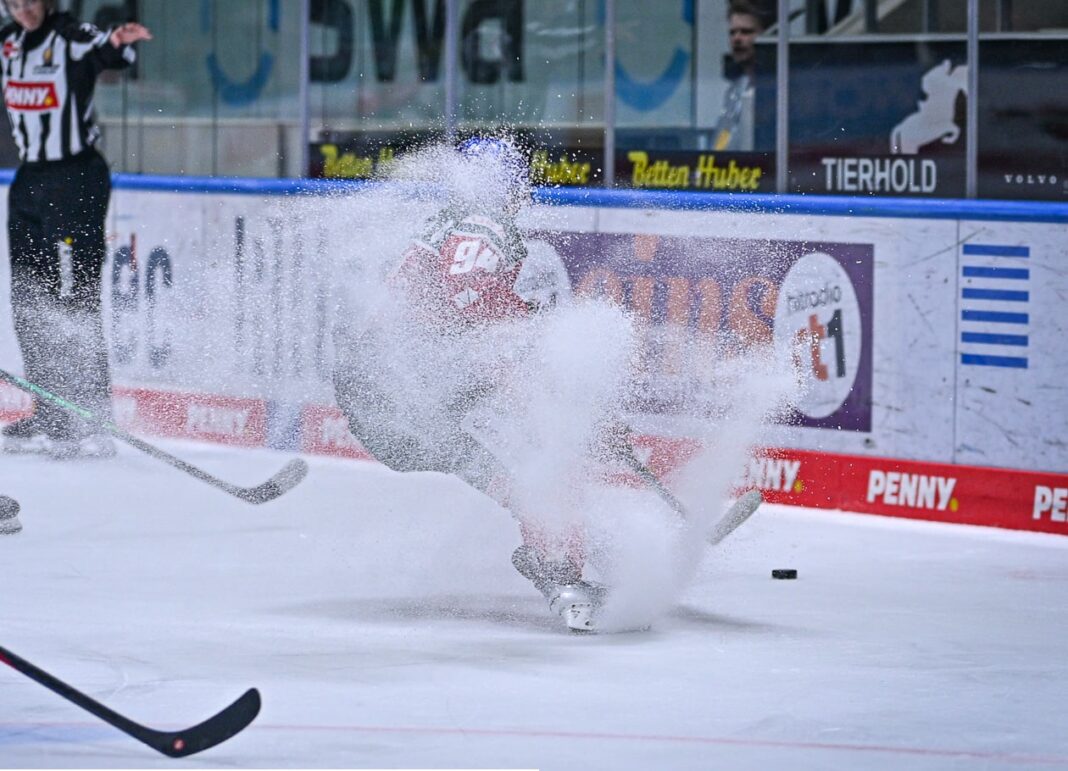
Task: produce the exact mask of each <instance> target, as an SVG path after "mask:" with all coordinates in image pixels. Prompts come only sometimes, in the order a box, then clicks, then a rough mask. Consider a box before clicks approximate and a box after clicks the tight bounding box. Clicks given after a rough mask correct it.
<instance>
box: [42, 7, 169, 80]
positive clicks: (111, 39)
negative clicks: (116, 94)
mask: <svg viewBox="0 0 1068 771" xmlns="http://www.w3.org/2000/svg"><path fill="white" fill-rule="evenodd" d="M65 21H66V23H65V24H61V25H60V27H59V29H58V32H59V34H60V35H62V36H63V37H64V38H66V39H67V41H68V42H69V43H70V56H71V59H72V60H73V61H74V62H76V63H77V62H81V63H85V64H88V65H90V66H91V67H92V68H93V69H94V70H95V71H96V72H100V71H101V70H121V69H125V68H127V67H129V66H130V65H132V64H133V63H134V62H135V61H136V60H137V54H136V53H135V52H134V49H133V48H132V46H131V44H132V43H135V42H137V41H138V40H151V38H152V34H151V33H150V32H149V31H148V29H147V28H146V27H144V26H143V25H141V24H137V23H136V22H129V23H127V24H122V25H119V26H118V27H112V28H109V29H106V30H102V29H100V28H99V27H97V26H96V25H94V24H90V23H88V22H85V23H80V24H79V23H78V22H77V21H76V20H75V19H74V18H73V17H68V18H67V19H66V20H65Z"/></svg>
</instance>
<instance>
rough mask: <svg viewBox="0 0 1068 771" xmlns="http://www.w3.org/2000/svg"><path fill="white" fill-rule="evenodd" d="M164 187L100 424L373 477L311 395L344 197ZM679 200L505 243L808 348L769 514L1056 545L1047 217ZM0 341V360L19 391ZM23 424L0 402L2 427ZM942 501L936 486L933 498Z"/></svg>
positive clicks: (552, 227) (1065, 259) (127, 250)
mask: <svg viewBox="0 0 1068 771" xmlns="http://www.w3.org/2000/svg"><path fill="white" fill-rule="evenodd" d="M178 184H179V183H176V182H175V181H174V180H169V181H159V182H158V183H157V184H156V185H155V186H153V184H152V180H151V178H149V179H147V180H146V179H138V180H137V182H136V185H135V184H134V183H133V182H131V181H129V180H127V181H126V182H125V183H124V180H123V179H119V180H118V185H117V189H116V191H115V194H114V198H113V204H112V207H111V211H110V214H109V231H110V232H109V238H110V243H111V248H110V260H109V263H108V265H107V267H106V275H105V308H106V313H107V323H108V328H109V333H110V339H111V345H112V361H113V363H114V373H115V381H116V383H117V387H116V420H117V421H118V422H119V423H120V425H122V426H124V427H126V428H129V429H131V430H135V431H143V432H145V433H148V434H156V435H163V436H173V437H184V438H193V439H198V440H204V441H213V442H222V443H226V444H232V445H236V446H245V447H257V446H268V447H278V448H286V449H301V450H303V451H306V452H313V453H315V452H322V453H327V454H332V455H339V456H345V457H353V458H364V457H366V453H365V452H364V451H363V449H362V448H361V447H360V446H359V445H358V444H357V443H356V442H355V441H354V440H352V438H351V437H350V436H349V435H348V433H347V430H346V427H345V424H344V420H343V419H342V417H341V416H340V414H339V413H338V412H337V410H336V408H335V407H334V406H333V404H332V396H331V388H330V384H329V372H330V368H331V362H332V351H331V346H330V317H331V316H330V314H331V310H332V307H331V302H332V301H331V296H332V292H331V290H332V284H333V282H336V281H338V280H344V277H343V276H342V277H340V278H339V277H338V276H337V274H336V265H335V263H336V260H335V259H334V258H335V257H336V256H337V255H345V254H349V253H351V251H352V249H353V244H354V243H356V242H358V241H359V240H360V238H361V236H362V235H364V234H363V233H362V232H361V230H360V221H361V220H360V215H361V211H360V198H359V197H360V191H359V190H358V189H357V190H355V191H354V190H347V192H342V193H338V192H337V190H336V189H334V188H330V189H331V190H332V191H333V192H331V194H330V195H328V196H327V195H316V194H314V192H312V193H309V192H308V191H309V190H312V191H314V190H316V189H317V188H316V187H315V186H314V185H307V184H304V185H298V186H294V185H292V184H291V185H290V186H289V187H287V186H286V184H285V183H284V182H281V183H279V182H276V183H274V184H268V183H257V182H246V183H243V184H242V185H237V184H236V183H234V190H230V191H226V190H219V189H216V188H218V187H219V186H218V185H215V186H212V185H210V184H207V183H206V182H205V183H203V184H201V185H200V186H199V187H198V185H197V183H195V182H190V181H188V180H185V181H182V182H181V184H184V185H186V188H187V189H181V190H176V189H173V188H175V187H176V186H177V185H178ZM324 189H325V188H324ZM235 191H236V192H235ZM295 192H296V193H300V195H292V193H295ZM557 198H559V196H557ZM686 200H687V202H688V203H687V208H685V209H682V208H680V206H681V204H679V203H678V199H675V200H667V201H665V200H664V199H661V198H657V197H654V196H644V197H643V196H635V195H634V194H621V195H619V196H613V195H612V193H611V192H610V191H601V192H600V193H598V194H597V195H596V196H590V197H587V198H586V199H579V198H578V197H577V196H572V197H571V198H568V199H563V200H558V201H556V202H554V203H553V204H552V205H545V204H542V205H538V206H535V207H533V208H532V210H531V211H530V212H529V213H528V215H527V217H526V219H525V220H524V222H523V225H524V226H525V228H526V230H527V233H528V235H530V237H531V238H532V239H533V240H535V241H537V242H538V244H539V247H540V248H541V249H542V250H543V251H549V252H551V253H552V254H554V255H555V257H556V258H557V259H558V260H559V262H560V263H561V265H562V269H563V270H564V271H566V274H567V279H568V281H569V282H570V283H571V285H572V287H573V288H575V289H577V290H578V291H586V292H589V293H599V294H605V295H608V296H613V297H616V299H618V300H620V301H621V302H623V303H624V304H626V305H628V306H629V307H630V309H631V310H632V311H633V312H634V313H635V314H636V315H637V316H639V317H640V318H643V319H645V320H646V321H647V322H648V325H649V327H650V328H651V329H655V328H657V327H663V326H664V325H666V324H670V323H682V324H688V325H690V326H694V327H696V328H697V329H698V330H699V331H700V332H701V333H707V334H710V335H720V336H730V337H731V338H732V339H739V340H742V341H743V342H768V341H772V340H777V341H781V340H784V339H785V340H793V339H805V340H809V338H808V337H805V336H806V335H810V336H811V341H812V342H811V345H810V349H811V351H810V352H811V362H810V363H811V367H812V372H813V374H814V380H813V387H812V389H811V390H810V391H809V392H808V394H806V397H805V399H804V403H802V404H801V405H800V406H799V409H798V410H797V414H796V415H793V416H792V419H791V421H790V423H791V424H790V425H779V426H775V427H773V429H772V431H771V436H770V438H769V442H770V443H771V444H773V445H774V446H775V447H776V448H778V449H776V450H775V451H774V452H775V454H776V457H777V458H778V459H779V460H780V461H782V462H786V461H787V460H788V461H790V462H797V463H799V464H800V468H801V469H804V471H803V472H801V471H799V472H798V476H797V478H796V479H795V480H794V481H795V484H794V485H793V487H791V489H789V490H784V489H776V488H775V485H776V484H782V479H779V480H776V479H774V478H773V479H771V480H770V481H769V480H767V479H764V480H762V481H758V482H757V483H756V484H757V486H761V487H762V488H763V489H765V490H766V491H767V492H768V493H769V497H771V498H773V499H775V500H779V501H781V502H786V503H798V504H800V505H809V506H813V505H818V506H825V507H832V508H844V509H849V510H854V511H868V512H872V513H879V514H890V515H895V516H907V517H917V518H924V519H938V520H944V521H955V522H969V523H973V524H990V525H995V526H999V527H1012V528H1020V529H1036V530H1045V531H1049V532H1068V526H1066V525H1065V522H1064V519H1065V516H1064V515H1065V503H1064V501H1065V497H1064V491H1065V490H1066V489H1068V473H1066V472H1068V440H1066V439H1065V428H1066V427H1068V418H1066V417H1065V415H1068V389H1066V388H1065V387H1064V383H1065V382H1066V380H1068V377H1066V376H1068V352H1066V348H1065V346H1064V343H1063V341H1064V339H1065V337H1066V334H1068V320H1066V317H1065V314H1064V313H1063V302H1064V298H1065V297H1068V271H1066V270H1065V266H1066V264H1068V254H1066V251H1065V246H1064V244H1065V243H1068V212H1066V207H1063V206H1057V205H1039V204H1035V205H1032V206H1030V207H1027V206H1020V205H1016V206H1014V207H1008V206H1006V205H1004V204H1003V203H999V202H991V203H990V205H989V206H984V205H983V204H982V203H976V202H971V203H969V204H967V205H966V204H964V203H962V202H949V204H948V205H945V206H939V205H938V203H937V202H932V203H930V204H928V205H927V206H926V207H925V208H921V207H919V206H912V207H909V206H903V205H902V203H901V202H892V201H891V202H884V204H881V203H880V202H879V201H877V200H872V199H836V200H835V201H834V202H833V203H828V204H821V205H812V206H808V207H807V208H806V207H805V206H803V205H799V204H798V202H797V199H794V198H790V199H788V200H787V199H771V200H770V201H767V202H763V203H762V204H761V205H751V206H749V207H748V210H746V211H739V210H737V209H733V210H732V209H729V208H728V207H729V206H731V205H733V204H732V203H731V200H729V199H726V198H723V199H720V198H717V197H715V196H691V197H689V198H688V199H686ZM802 201H803V199H802ZM850 202H852V203H853V206H850V205H849V204H850ZM850 210H852V211H855V212H861V213H862V214H863V216H861V215H860V214H857V215H850V214H848V212H849V211H850ZM391 247H392V245H391V244H383V245H382V248H391ZM3 254H4V255H6V249H4V250H3ZM6 274H7V271H6V270H5V271H3V279H0V280H2V281H3V284H0V292H6V290H7V287H6V281H7V275H6ZM3 323H4V325H5V326H6V325H9V324H10V322H9V321H8V320H7V319H4V321H3ZM4 331H5V334H3V335H0V355H2V357H3V361H4V365H5V367H6V368H8V369H15V370H17V369H18V354H17V350H16V349H15V347H14V345H13V343H12V342H11V341H12V336H11V334H10V331H9V328H7V329H5V330H4ZM650 339H652V338H650ZM653 347H654V346H651V348H653ZM655 350H656V351H657V357H658V358H654V360H653V361H654V366H653V369H654V370H656V372H654V375H655V376H656V377H659V378H660V381H659V382H658V384H657V387H658V388H660V387H662V388H664V389H665V390H667V391H670V389H671V387H672V386H673V384H674V381H673V380H672V379H673V378H674V379H675V380H679V374H678V373H679V372H680V371H681V372H683V374H685V375H687V376H689V375H694V373H695V372H696V373H697V375H699V374H700V368H701V362H694V361H691V360H689V359H687V358H686V356H685V352H683V353H681V354H680V352H679V351H678V350H674V351H673V350H672V349H671V347H670V346H667V345H659V343H658V344H657V346H655ZM27 407H28V400H27V399H26V398H25V396H24V395H22V394H19V393H18V392H17V391H14V390H12V389H0V419H3V420H10V419H13V418H15V417H17V416H18V415H20V414H24V412H25V409H26V408H27ZM658 409H662V406H657V405H650V406H649V410H650V412H656V411H657V410H658ZM667 434H671V432H667ZM680 438H684V437H678V436H673V435H665V436H664V437H663V439H664V441H665V444H666V445H671V444H672V442H673V441H674V440H676V439H680ZM669 465H670V464H669ZM753 473H754V472H753V471H752V470H750V476H752V475H753ZM757 475H758V476H759V474H757ZM783 479H785V477H783ZM873 480H874V481H873ZM903 480H904V481H903ZM937 480H955V481H954V482H953V485H954V486H953V488H952V493H950V494H949V495H948V497H944V496H942V497H940V496H941V495H942V493H945V491H946V489H947V487H946V485H948V484H949V482H947V481H942V482H941V483H939V482H938V481H937ZM902 484H904V485H905V487H904V488H902V487H901V485H902ZM939 484H941V485H942V486H941V487H938V485H939ZM880 485H881V487H880ZM932 485H933V487H932ZM795 488H796V489H795ZM902 489H904V492H903V493H902ZM932 491H933V492H932ZM940 491H941V492H940ZM921 492H922V495H921ZM931 496H934V498H935V502H934V503H933V504H931V503H930V501H931Z"/></svg>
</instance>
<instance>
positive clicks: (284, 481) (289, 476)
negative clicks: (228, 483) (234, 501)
mask: <svg viewBox="0 0 1068 771" xmlns="http://www.w3.org/2000/svg"><path fill="white" fill-rule="evenodd" d="M307 475H308V464H307V463H305V462H304V460H303V459H301V458H294V459H293V460H291V461H289V463H287V464H286V465H285V466H283V467H282V469H281V470H280V471H279V472H278V473H277V474H275V475H274V476H273V477H271V478H270V479H268V480H267V481H266V482H264V483H263V484H261V485H256V486H255V487H234V490H233V494H234V495H236V496H237V497H238V498H240V499H241V500H243V501H248V502H249V503H266V502H267V501H273V500H274V499H275V498H277V497H278V496H280V495H284V494H285V493H287V492H289V491H290V490H292V489H293V488H294V487H296V486H297V485H298V484H300V482H301V480H302V479H304V477H306V476H307Z"/></svg>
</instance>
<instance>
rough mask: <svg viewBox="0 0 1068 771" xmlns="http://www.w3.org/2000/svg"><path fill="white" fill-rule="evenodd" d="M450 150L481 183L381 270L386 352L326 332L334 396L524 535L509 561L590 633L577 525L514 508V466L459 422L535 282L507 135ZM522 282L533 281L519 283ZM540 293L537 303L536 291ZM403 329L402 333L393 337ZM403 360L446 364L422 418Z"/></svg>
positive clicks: (403, 454)
mask: <svg viewBox="0 0 1068 771" xmlns="http://www.w3.org/2000/svg"><path fill="white" fill-rule="evenodd" d="M459 153H460V156H461V157H460V159H459V161H460V163H461V164H467V166H466V167H465V170H466V171H467V172H469V173H470V174H472V175H474V174H478V175H482V176H483V177H484V182H485V184H484V185H482V186H480V187H479V188H478V190H477V191H472V192H473V194H472V195H470V196H462V195H461V196H458V197H457V196H454V198H457V200H452V201H450V202H449V205H447V206H446V208H444V210H442V211H440V212H439V213H438V214H436V215H435V216H433V217H432V218H431V219H430V220H429V221H428V222H427V223H426V224H425V227H424V229H423V232H422V234H421V235H420V236H419V237H418V238H416V239H415V240H414V241H412V243H411V244H410V245H409V246H408V248H407V249H406V251H405V252H404V254H403V256H402V258H401V260H400V265H399V266H397V267H396V268H395V270H394V271H393V272H392V275H390V276H389V277H388V279H387V283H388V285H389V286H390V287H391V288H392V289H394V290H396V291H397V293H398V294H399V296H400V297H402V298H403V302H402V305H404V308H403V312H402V313H401V314H400V315H399V316H398V317H397V318H392V319H388V320H386V319H383V318H382V317H381V316H379V317H378V318H377V319H376V320H375V323H374V324H373V325H372V326H375V327H377V328H379V329H381V328H382V327H383V326H384V325H388V326H389V328H390V329H391V330H392V331H391V333H390V334H391V342H390V343H389V344H388V345H389V346H390V347H389V350H388V351H385V352H383V350H382V344H381V341H378V342H377V343H376V342H375V341H374V331H373V330H372V331H368V330H367V329H364V328H360V327H359V325H344V324H342V325H339V327H338V328H337V329H336V330H335V349H336V351H337V353H336V360H337V363H336V365H335V375H334V386H335V393H336V398H337V402H338V404H339V406H340V407H341V409H342V410H343V411H344V413H345V416H346V418H347V419H348V423H349V427H350V430H351V432H352V434H353V435H354V436H355V437H356V438H357V439H359V441H360V442H361V444H363V446H364V447H365V448H366V449H367V450H368V451H369V452H371V454H373V455H374V456H375V457H376V458H377V459H378V460H379V461H381V462H382V463H384V464H385V465H387V466H389V467H390V468H392V469H394V470H397V471H439V472H443V473H449V474H454V475H456V476H458V477H460V478H461V479H463V480H464V481H466V482H467V483H468V484H470V485H472V486H473V487H475V488H477V489H479V490H481V491H482V492H484V493H486V494H487V495H489V496H490V497H491V498H493V499H494V500H496V501H497V502H498V503H500V504H501V505H503V506H504V507H505V508H508V509H509V510H511V511H512V513H513V514H514V515H515V517H516V518H517V519H518V520H519V522H520V527H521V530H522V533H523V544H522V545H521V546H520V547H519V548H518V549H516V550H515V553H514V554H513V557H512V562H513V564H514V565H515V567H516V569H517V570H518V571H519V572H520V573H521V574H522V575H523V576H525V577H526V578H528V579H529V580H530V581H531V582H532V583H533V584H534V585H535V586H536V587H537V588H538V590H539V591H541V593H542V594H544V595H545V597H546V599H547V600H548V601H549V604H550V608H551V609H552V611H553V612H555V613H558V614H560V615H561V616H562V617H563V618H564V620H565V622H566V623H567V625H568V626H569V627H570V628H572V629H576V630H591V629H592V628H593V623H594V622H593V613H594V610H595V608H596V606H597V605H598V603H599V601H600V599H601V595H602V593H603V589H602V588H601V587H599V586H598V585H595V584H593V583H591V582H588V581H584V580H583V578H582V570H583V563H584V559H585V558H584V555H583V548H582V538H581V534H580V532H579V531H578V529H577V528H574V527H564V528H562V529H561V530H562V532H559V533H556V532H550V531H549V530H548V529H546V528H545V527H543V526H542V525H541V524H540V523H539V522H538V521H537V520H535V519H532V518H530V517H528V516H527V515H526V513H525V512H522V511H518V510H517V505H516V502H515V501H514V500H513V499H512V496H511V494H510V493H511V491H510V484H509V478H510V475H511V472H512V471H513V469H508V468H505V466H504V464H503V463H502V462H501V461H500V459H499V458H497V457H495V456H494V455H493V454H491V453H490V451H488V450H487V449H486V447H484V446H483V444H481V443H480V442H479V441H477V440H476V439H475V438H474V437H473V436H472V435H471V433H470V432H469V430H468V429H469V428H470V425H469V424H465V421H466V420H467V419H468V418H469V416H470V414H471V413H472V411H473V410H474V408H475V407H476V406H477V405H478V404H480V403H481V402H483V401H484V400H485V398H486V397H487V396H488V395H489V394H492V393H493V392H494V391H495V389H496V388H497V386H498V385H499V384H500V382H499V381H500V379H501V378H503V377H506V375H502V374H501V372H500V370H498V369H497V367H496V366H494V365H487V364H486V363H485V361H484V360H483V359H481V358H480V357H481V356H482V355H483V354H484V353H485V352H486V349H487V348H493V345H492V344H487V343H486V340H487V339H488V337H487V330H491V329H492V328H493V327H494V325H498V326H501V327H507V325H509V324H514V323H522V320H523V319H524V318H525V317H528V315H529V314H531V313H535V312H537V310H538V308H537V305H538V303H537V301H535V299H534V297H535V296H536V295H539V291H538V288H539V287H540V288H541V289H544V281H538V280H533V281H531V280H528V279H527V278H526V277H523V278H521V271H522V268H523V265H524V261H525V259H526V257H527V249H526V246H525V245H524V242H523V239H522V237H521V235H520V233H519V230H518V228H517V226H516V217H517V215H518V213H519V212H520V210H521V208H522V207H523V205H524V204H525V203H526V202H527V201H529V199H530V188H529V183H528V180H527V171H526V169H527V164H526V161H525V160H524V158H523V156H522V154H521V153H520V152H519V150H517V149H516V148H515V146H514V145H513V144H512V143H510V142H509V141H506V140H501V139H495V138H475V139H471V140H468V141H467V142H465V143H464V144H462V145H461V146H460V148H459ZM543 278H544V277H543ZM523 284H530V285H536V286H535V288H534V289H533V290H532V291H524V287H523ZM540 296H541V299H542V301H543V302H544V300H545V293H544V292H543V291H542V292H540ZM402 327H406V328H408V329H409V330H410V334H398V333H397V332H396V330H397V329H398V328H402ZM472 341H474V342H472ZM420 346H422V347H421V348H420ZM403 348H408V350H400V349H403ZM443 350H444V351H447V352H448V353H447V354H444V355H443V354H442V351H443ZM383 353H384V354H385V355H383ZM405 356H407V357H408V358H409V360H412V359H425V357H432V356H443V358H444V359H447V360H448V362H447V364H446V365H443V366H440V367H437V368H434V367H424V375H425V372H432V373H433V374H432V375H430V377H434V378H435V379H450V378H451V382H448V383H440V382H439V383H437V384H436V385H435V391H436V392H442V393H446V394H448V396H447V397H446V401H445V402H444V403H442V404H440V405H437V406H436V408H435V410H434V411H435V414H434V415H433V416H432V417H431V418H428V419H425V420H421V419H420V415H418V414H415V412H416V410H415V408H413V407H412V405H411V404H402V403H401V402H403V401H404V394H403V392H404V390H405V388H406V386H405V382H404V378H405V376H406V375H410V373H408V372H406V368H405V366H404V365H403V364H400V365H398V364H396V361H398V360H403V359H404V357H405ZM382 359H387V361H386V362H385V363H383V361H382ZM389 359H392V360H393V361H392V362H391V361H388V360H389ZM383 368H388V369H390V370H391V372H390V374H389V375H388V376H385V377H383V376H382V369H383ZM410 387H411V388H417V387H418V386H416V385H414V384H413V385H411V386H410Z"/></svg>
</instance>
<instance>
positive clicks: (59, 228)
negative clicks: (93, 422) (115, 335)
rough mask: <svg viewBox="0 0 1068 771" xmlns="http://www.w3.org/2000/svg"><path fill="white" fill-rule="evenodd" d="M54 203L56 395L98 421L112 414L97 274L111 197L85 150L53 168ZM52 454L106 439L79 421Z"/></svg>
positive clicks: (97, 159)
mask: <svg viewBox="0 0 1068 771" xmlns="http://www.w3.org/2000/svg"><path fill="white" fill-rule="evenodd" d="M51 185H52V190H51V195H52V196H53V200H54V202H55V205H53V206H52V207H50V208H49V215H48V216H47V217H46V218H45V221H44V225H45V227H44V229H45V236H46V238H48V239H49V240H50V241H51V242H52V243H53V244H55V245H56V246H55V248H56V250H57V252H58V257H59V267H60V287H59V296H58V298H57V300H58V302H57V308H58V312H59V320H60V322H61V324H62V328H61V330H60V331H59V334H58V335H57V338H56V345H57V346H59V347H60V348H61V351H62V352H63V353H64V354H65V360H66V364H65V372H64V376H65V379H66V388H65V389H64V390H62V391H60V392H59V393H61V394H63V395H64V396H66V397H67V398H69V399H70V400H71V401H72V402H74V403H75V404H78V405H80V406H82V407H85V408H86V409H88V410H89V411H90V412H92V413H94V414H95V415H97V416H100V417H102V418H104V419H110V415H111V371H110V367H109V364H108V349H107V342H106V339H105V335H104V319H103V312H102V296H101V295H102V281H101V279H102V274H103V269H104V261H105V258H106V255H107V252H106V243H105V218H106V216H107V207H108V199H109V197H110V194H111V175H110V171H109V170H108V167H107V163H106V162H105V161H104V159H103V158H102V157H101V156H100V155H99V154H97V153H90V154H89V155H87V156H86V157H85V158H81V159H79V160H78V161H76V162H73V163H71V164H69V165H68V164H65V165H63V166H60V167H57V169H56V170H55V173H54V175H53V178H52V180H51ZM53 449H54V454H56V455H57V456H110V455H114V454H115V447H114V444H113V442H112V441H111V439H110V437H107V436H104V435H101V434H99V433H98V432H96V431H94V430H92V429H91V427H90V426H88V425H87V424H85V423H84V422H82V421H74V422H72V423H71V425H70V431H69V436H67V437H66V438H65V440H64V443H63V444H62V445H59V444H57V445H56V446H55V447H54V448H53Z"/></svg>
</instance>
